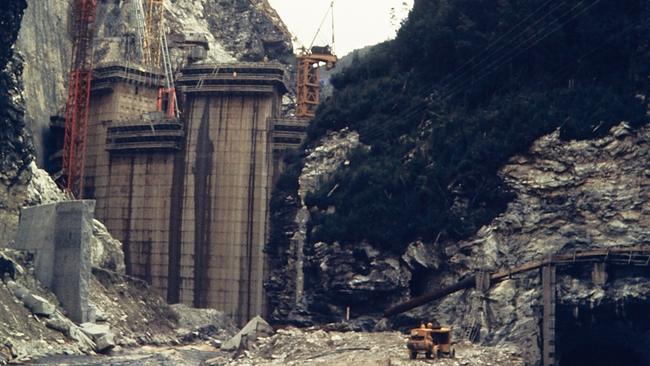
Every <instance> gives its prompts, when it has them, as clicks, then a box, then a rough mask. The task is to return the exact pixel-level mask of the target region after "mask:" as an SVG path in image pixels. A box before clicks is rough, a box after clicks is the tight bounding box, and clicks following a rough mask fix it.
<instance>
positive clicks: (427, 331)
mask: <svg viewBox="0 0 650 366" xmlns="http://www.w3.org/2000/svg"><path fill="white" fill-rule="evenodd" d="M432 333H433V329H431V328H429V327H425V326H424V324H422V326H420V328H415V329H411V335H410V337H409V340H408V342H407V343H406V348H408V350H409V357H410V358H411V359H412V360H414V359H415V358H417V357H418V353H421V352H423V353H424V354H425V357H426V358H433V355H435V354H436V345H435V344H434V343H433V337H432Z"/></svg>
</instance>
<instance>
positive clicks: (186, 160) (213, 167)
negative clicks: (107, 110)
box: [169, 63, 287, 323]
mask: <svg viewBox="0 0 650 366" xmlns="http://www.w3.org/2000/svg"><path fill="white" fill-rule="evenodd" d="M285 81H286V79H285V73H284V68H283V67H282V66H281V65H279V64H270V63H249V64H233V65H213V66H205V65H201V66H192V67H188V68H186V69H184V70H183V76H182V77H181V78H180V79H179V80H178V83H179V85H181V87H182V89H181V90H182V92H183V93H184V95H185V98H186V101H185V103H184V106H185V108H184V109H185V110H187V111H188V112H187V115H186V128H187V138H186V145H185V146H186V148H185V150H184V152H183V159H179V160H177V164H176V166H175V167H174V168H175V170H182V173H183V174H182V182H180V185H181V186H182V192H181V191H180V189H179V191H177V193H176V194H177V197H174V198H173V199H174V200H176V201H177V202H178V204H179V206H180V210H179V212H178V217H176V221H177V223H176V224H172V225H171V227H173V230H176V231H177V233H176V235H174V236H173V240H172V241H171V242H170V245H171V247H172V248H174V249H175V253H176V254H180V258H177V259H178V260H180V265H179V266H178V267H176V266H174V269H176V268H177V269H178V272H177V273H173V272H170V276H169V281H170V286H169V295H170V296H169V298H170V299H171V300H175V298H176V296H178V300H180V301H182V302H185V303H192V304H194V305H195V306H198V307H206V306H209V307H215V308H217V309H220V310H223V311H225V312H226V313H227V314H229V315H231V316H233V317H234V318H235V320H236V321H237V322H239V323H245V322H246V321H247V320H248V319H250V318H252V317H254V316H255V315H259V314H263V313H264V294H263V280H264V271H265V268H264V266H265V260H264V253H263V248H264V244H265V243H266V241H267V238H268V204H269V200H270V194H271V182H272V176H273V147H272V125H271V119H272V118H277V116H278V113H279V110H280V107H281V105H280V103H281V98H282V94H284V93H285V92H286V90H287V87H286V84H285ZM179 165H182V166H183V167H184V168H181V167H180V166H179ZM175 174H177V173H175ZM178 178H179V179H180V174H179V177H178ZM180 196H182V197H180ZM174 249H172V250H174ZM170 268H171V267H170Z"/></svg>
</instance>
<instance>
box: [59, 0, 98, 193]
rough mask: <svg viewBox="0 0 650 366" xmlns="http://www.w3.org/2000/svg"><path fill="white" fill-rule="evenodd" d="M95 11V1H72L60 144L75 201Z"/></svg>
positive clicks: (68, 188)
mask: <svg viewBox="0 0 650 366" xmlns="http://www.w3.org/2000/svg"><path fill="white" fill-rule="evenodd" d="M96 10H97V0H75V3H74V8H73V20H72V21H73V27H74V28H73V45H72V66H71V68H70V77H69V78H68V100H67V103H66V110H65V137H64V142H63V173H64V175H65V189H66V191H68V192H69V193H71V194H72V195H73V196H75V197H81V196H82V195H83V176H84V163H85V158H86V135H87V130H88V112H89V109H90V82H91V80H92V69H93V67H92V63H93V60H92V48H93V44H92V43H93V36H94V34H93V32H94V23H95V15H96Z"/></svg>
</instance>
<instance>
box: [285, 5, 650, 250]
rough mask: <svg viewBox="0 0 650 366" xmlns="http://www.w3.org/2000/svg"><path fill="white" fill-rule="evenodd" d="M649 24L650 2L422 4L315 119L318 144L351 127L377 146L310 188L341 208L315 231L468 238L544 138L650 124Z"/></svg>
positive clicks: (396, 240) (342, 80)
mask: <svg viewBox="0 0 650 366" xmlns="http://www.w3.org/2000/svg"><path fill="white" fill-rule="evenodd" d="M543 4H545V5H543ZM647 19H650V10H648V9H644V8H643V6H642V2H640V1H638V0H636V1H633V0H584V1H568V0H567V1H551V2H549V1H546V0H501V1H494V0H454V1H452V0H429V1H416V5H415V8H414V10H413V11H412V12H411V15H410V17H409V19H408V20H407V21H406V22H405V24H404V25H403V27H402V29H401V30H400V31H399V33H398V37H397V38H396V39H395V40H394V41H391V42H386V43H382V44H380V45H377V46H375V47H373V48H372V49H371V50H370V51H369V52H368V54H367V55H365V56H364V57H361V58H358V59H355V60H354V62H353V63H352V65H351V66H349V67H348V68H346V69H345V70H343V71H342V72H341V73H339V74H337V75H335V76H334V77H333V78H332V84H333V85H334V87H335V92H334V94H333V96H332V97H331V98H329V99H328V100H327V101H326V102H325V103H324V104H323V105H322V106H321V108H320V109H319V112H318V115H317V117H316V118H315V119H314V121H313V123H312V125H311V127H310V130H309V141H308V144H313V143H314V142H315V141H316V140H317V139H318V138H320V137H321V136H323V135H324V134H325V133H326V132H327V131H328V130H338V129H341V128H343V127H350V128H351V129H352V130H356V131H358V132H359V133H360V136H361V141H362V142H363V143H364V144H365V145H367V146H369V148H359V149H357V150H356V151H354V152H353V154H352V156H351V157H350V161H351V164H350V165H349V166H348V167H346V168H344V169H342V170H340V171H339V172H338V173H337V174H336V175H335V176H334V177H333V179H332V180H331V181H330V182H328V183H327V184H325V186H324V187H323V188H322V189H321V190H319V191H318V192H314V193H313V194H311V195H310V196H309V197H308V200H307V201H308V202H307V203H308V205H310V206H318V207H321V208H326V207H328V206H335V207H336V212H335V213H330V214H325V213H322V214H319V215H316V216H315V217H313V220H312V221H313V222H312V224H313V230H312V233H311V237H310V240H311V241H312V242H315V241H320V240H322V241H326V242H332V241H339V242H341V243H343V244H347V245H353V244H354V243H357V242H359V241H361V240H368V241H369V242H370V243H372V244H373V245H375V246H377V247H380V248H382V249H384V250H390V251H394V252H396V253H400V252H401V251H403V249H404V247H405V245H407V244H408V243H409V242H410V241H412V240H414V239H417V238H422V239H424V240H435V239H436V238H437V237H440V238H442V239H452V240H458V239H463V238H466V237H468V236H469V235H471V234H473V233H474V232H475V231H476V230H477V229H478V228H480V226H482V225H484V224H486V223H488V222H490V221H491V220H492V219H493V218H494V217H495V216H496V215H498V214H499V213H500V212H502V211H503V210H504V209H505V207H506V205H507V203H508V202H509V201H510V200H511V199H512V194H511V193H509V192H508V191H507V189H506V187H505V186H504V184H503V182H502V181H501V179H500V178H499V177H498V176H497V171H498V169H499V168H500V167H501V166H502V165H503V164H504V163H505V162H506V161H507V160H508V158H510V157H512V156H513V155H514V154H517V153H524V152H525V151H526V150H527V149H528V148H529V147H530V145H531V144H532V142H533V141H534V140H535V139H537V138H539V137H541V136H543V135H544V134H547V133H550V132H552V131H554V130H555V129H558V128H559V129H560V132H561V137H562V138H564V139H584V138H592V137H595V136H598V135H601V134H604V133H606V132H607V131H608V130H609V129H610V128H611V127H612V126H613V125H615V124H617V123H619V122H620V121H628V122H629V123H630V124H631V125H632V126H635V127H637V126H640V125H642V124H644V123H646V114H645V110H646V108H645V106H644V103H643V102H642V98H640V97H638V95H645V94H646V92H647V88H648V75H650V59H649V56H650V52H649V45H648V39H649V38H648V37H647V35H648V34H650V27H649V25H648V24H649V23H648V21H647ZM468 61H469V63H468ZM297 164H299V163H297ZM298 171H299V169H293V174H288V175H287V176H285V177H284V178H283V179H284V186H285V187H287V186H290V184H288V183H287V182H290V181H291V180H292V179H293V180H294V181H295V178H296V176H297V174H298ZM335 187H336V189H334V188H335ZM332 190H333V193H332V194H328V193H330V191H332ZM281 193H286V191H282V190H280V191H277V192H276V195H277V194H281Z"/></svg>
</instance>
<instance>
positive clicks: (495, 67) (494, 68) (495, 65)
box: [445, 0, 601, 98]
mask: <svg viewBox="0 0 650 366" xmlns="http://www.w3.org/2000/svg"><path fill="white" fill-rule="evenodd" d="M600 1H601V0H595V1H594V2H593V3H591V4H590V5H588V6H586V7H584V8H583V9H582V10H580V11H579V12H578V13H576V14H574V15H572V16H571V17H569V18H568V19H567V20H566V21H564V22H563V23H561V24H559V25H558V26H556V27H555V28H553V29H552V30H551V31H549V32H547V33H546V34H542V35H541V37H540V38H538V39H536V40H534V41H533V39H534V38H536V37H537V36H539V35H540V34H541V33H542V32H543V31H544V30H541V31H539V32H537V33H535V34H534V35H533V36H531V37H530V38H528V39H526V40H525V41H523V42H521V43H520V44H519V45H518V46H522V45H525V44H527V43H529V42H531V43H529V44H528V46H526V47H524V48H523V49H520V50H518V51H517V50H515V52H514V53H510V54H509V55H507V56H504V57H501V58H499V59H497V60H495V61H493V62H492V63H490V64H489V65H488V66H486V69H487V71H484V72H483V74H482V75H481V76H479V78H478V79H476V80H473V79H470V80H466V81H465V82H464V83H461V84H459V85H457V86H456V87H454V88H452V89H451V91H450V92H448V93H447V96H446V97H445V98H449V97H451V96H453V95H454V94H456V93H457V92H459V91H460V90H462V89H463V88H465V87H466V86H467V85H468V84H470V83H474V82H478V81H481V80H483V79H484V78H486V77H487V76H488V75H490V74H492V73H493V72H495V71H497V70H498V69H499V68H500V67H501V66H503V65H504V64H506V63H507V62H509V61H510V60H512V59H513V58H515V57H517V56H519V55H520V54H522V53H523V52H526V51H527V50H529V49H531V48H532V47H534V46H536V45H537V44H539V43H540V42H541V41H543V40H544V39H546V38H548V37H549V36H550V35H551V34H553V33H555V32H556V31H557V30H559V29H560V28H562V27H564V26H565V25H567V24H568V23H569V22H570V21H572V20H573V19H575V18H577V17H579V16H580V15H582V14H584V13H585V12H587V11H588V10H589V9H591V8H592V7H594V6H595V5H597V4H598V3H600ZM581 3H582V2H581ZM575 8H576V7H574V8H572V9H571V10H570V11H573V10H574V9H575ZM566 14H567V13H565V14H564V15H566ZM564 15H563V16H564ZM558 20H559V18H558V19H556V20H555V21H554V22H552V23H550V24H553V23H556V22H557V21H558ZM501 61H503V62H501ZM499 62H501V63H500V64H499Z"/></svg>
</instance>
